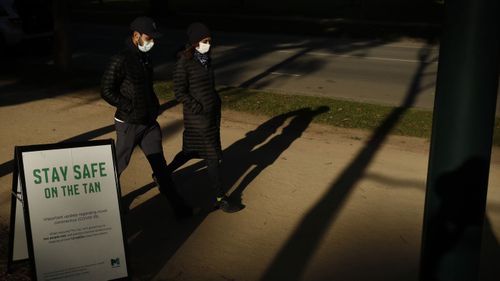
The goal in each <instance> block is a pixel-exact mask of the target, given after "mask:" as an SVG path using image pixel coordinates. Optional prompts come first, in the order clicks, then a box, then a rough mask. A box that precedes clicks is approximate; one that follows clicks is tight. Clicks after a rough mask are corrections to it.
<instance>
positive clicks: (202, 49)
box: [196, 42, 210, 54]
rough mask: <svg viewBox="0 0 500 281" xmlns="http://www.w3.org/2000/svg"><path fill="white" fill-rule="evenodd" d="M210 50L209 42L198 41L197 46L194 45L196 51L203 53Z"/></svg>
mask: <svg viewBox="0 0 500 281" xmlns="http://www.w3.org/2000/svg"><path fill="white" fill-rule="evenodd" d="M209 50H210V43H203V42H200V44H199V46H198V47H196V51H198V52H200V53H202V54H204V53H206V52H208V51H209Z"/></svg>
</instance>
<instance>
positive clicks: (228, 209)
mask: <svg viewBox="0 0 500 281" xmlns="http://www.w3.org/2000/svg"><path fill="white" fill-rule="evenodd" d="M244 208H245V205H242V204H234V203H231V202H230V201H229V198H227V196H222V197H217V198H216V199H215V205H214V210H218V209H221V210H222V211H223V212H225V213H236V212H239V211H241V210H243V209H244Z"/></svg>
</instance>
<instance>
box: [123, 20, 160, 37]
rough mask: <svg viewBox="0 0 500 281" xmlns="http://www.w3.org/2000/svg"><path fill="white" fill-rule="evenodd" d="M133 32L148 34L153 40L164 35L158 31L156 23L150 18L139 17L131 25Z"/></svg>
mask: <svg viewBox="0 0 500 281" xmlns="http://www.w3.org/2000/svg"><path fill="white" fill-rule="evenodd" d="M130 29H132V31H137V32H139V33H141V34H146V35H147V36H149V37H152V38H153V39H156V38H160V37H161V36H162V34H161V33H160V32H158V30H157V29H156V23H155V22H154V20H153V19H152V18H150V17H138V18H136V19H135V20H134V21H132V23H131V24H130Z"/></svg>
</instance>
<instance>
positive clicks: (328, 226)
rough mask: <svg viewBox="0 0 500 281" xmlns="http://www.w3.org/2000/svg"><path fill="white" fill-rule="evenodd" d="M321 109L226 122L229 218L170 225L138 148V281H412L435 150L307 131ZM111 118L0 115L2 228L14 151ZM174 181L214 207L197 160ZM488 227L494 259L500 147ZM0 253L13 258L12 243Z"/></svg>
mask: <svg viewBox="0 0 500 281" xmlns="http://www.w3.org/2000/svg"><path fill="white" fill-rule="evenodd" d="M315 110H317V109H315V108H312V109H303V110H301V111H297V112H291V113H289V114H286V115H282V116H276V117H264V116H254V115H248V114H243V113H238V112H229V111H225V112H223V120H222V128H221V131H222V133H221V134H222V143H223V149H224V157H225V159H224V165H223V175H224V186H225V187H226V188H227V189H228V194H231V198H232V200H241V203H242V204H244V205H245V208H244V209H243V210H242V211H240V212H237V213H233V214H227V213H223V212H221V211H216V212H212V213H207V212H202V213H200V214H199V215H197V216H195V217H193V218H191V219H188V220H185V221H182V222H177V221H175V220H174V218H173V215H172V212H171V210H170V208H169V206H168V202H167V201H166V199H165V198H164V197H162V196H161V195H160V194H159V192H158V189H157V188H156V187H154V184H152V180H151V171H150V167H149V165H148V163H147V161H146V159H145V157H144V155H143V154H142V152H141V151H140V149H136V151H135V152H134V154H133V156H132V160H131V163H130V166H129V167H128V168H127V170H126V171H125V172H124V174H123V175H122V177H121V186H122V195H123V201H122V203H123V204H124V206H125V207H126V208H127V209H128V210H129V211H128V213H127V214H126V215H125V216H124V220H125V224H126V227H125V230H126V236H127V237H126V239H127V241H128V253H129V262H130V270H131V275H132V276H133V279H134V280H193V281H195V280H238V281H243V280H249V281H250V280H341V281H350V280H352V281H359V280H372V281H373V280H395V281H396V280H405V281H411V280H417V279H418V278H417V273H418V267H419V254H420V244H421V228H422V222H423V207H424V199H425V183H426V175H427V162H428V150H429V141H428V140H425V139H419V138H408V137H398V136H379V139H378V140H379V142H378V143H374V142H373V141H372V140H373V139H372V136H370V134H368V133H367V132H363V131H358V130H347V129H338V128H332V127H327V126H323V125H317V124H309V122H310V119H311V117H312V116H313V115H314V114H316V113H317V112H316V111H315ZM113 113H114V110H113V108H112V107H111V106H109V105H107V104H106V103H104V102H103V101H102V100H101V99H100V98H99V96H98V94H97V93H96V91H92V90H86V91H79V92H73V93H72V94H65V95H61V96H58V97H52V98H44V99H31V100H23V102H22V103H21V102H19V103H10V104H9V105H6V106H2V107H0V120H2V121H1V122H0V132H1V133H0V135H1V138H0V164H1V166H0V172H1V177H0V222H1V223H2V224H4V225H8V222H9V218H10V190H11V184H12V173H11V170H10V167H11V163H10V162H9V161H11V160H12V159H13V151H14V146H15V145H29V144H40V143H55V142H60V141H63V140H81V141H82V140H90V139H108V138H115V132H114V128H113V126H112V124H113V118H112V116H113ZM181 118H182V116H181V113H180V108H179V107H178V106H176V107H172V108H169V109H167V110H166V111H165V112H163V113H162V115H161V116H160V117H159V118H158V121H159V123H160V125H161V127H162V131H163V133H164V142H163V147H164V153H165V157H166V159H167V161H170V160H171V159H172V158H173V156H174V155H175V153H177V152H178V151H179V150H180V147H181V136H182V119H181ZM174 180H175V182H176V184H177V187H178V188H179V190H180V192H181V193H182V194H183V195H184V196H185V197H186V199H187V200H188V202H189V203H190V204H192V205H196V206H206V205H207V202H208V199H207V198H208V197H209V196H210V194H211V193H210V186H209V184H208V176H207V174H206V173H205V171H204V169H203V167H202V165H200V163H199V162H198V161H194V160H193V161H191V162H189V163H187V165H185V166H184V167H183V168H181V169H180V170H178V172H177V173H175V174H174ZM487 216H488V221H489V223H490V225H491V227H488V228H487V230H486V231H485V235H488V237H489V238H491V239H489V240H491V241H492V242H491V244H490V245H489V246H488V249H489V250H490V252H493V253H496V257H497V258H498V256H499V255H500V254H499V253H500V247H499V246H498V244H499V243H498V239H500V150H499V149H497V148H495V149H494V150H493V154H492V161H491V170H490V187H489V195H488V212H487ZM496 237H498V238H496ZM0 242H1V243H2V244H3V246H2V249H6V247H5V245H6V244H7V243H8V239H7V238H6V237H5V236H2V240H1V241H0ZM2 256H5V253H3V252H2ZM488 261H491V258H488V260H486V261H485V262H484V263H483V264H486V263H487V262H488ZM4 262H5V257H2V264H3V266H4V265H5V263H4ZM497 265H498V260H497ZM486 267H487V266H484V268H486ZM485 270H490V271H491V270H494V269H491V268H489V269H485ZM496 273H497V274H498V269H497V272H496ZM498 276H500V275H496V277H495V278H499V277H498ZM484 280H489V279H487V278H484ZM491 280H493V279H491ZM494 280H498V279H494Z"/></svg>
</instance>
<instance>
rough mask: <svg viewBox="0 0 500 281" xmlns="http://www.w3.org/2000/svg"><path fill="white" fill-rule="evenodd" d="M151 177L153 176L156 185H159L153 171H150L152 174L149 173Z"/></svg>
mask: <svg viewBox="0 0 500 281" xmlns="http://www.w3.org/2000/svg"><path fill="white" fill-rule="evenodd" d="M151 178H153V181H154V182H155V183H156V185H158V186H159V185H160V184H159V183H158V179H157V178H156V176H155V174H154V173H152V174H151Z"/></svg>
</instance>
